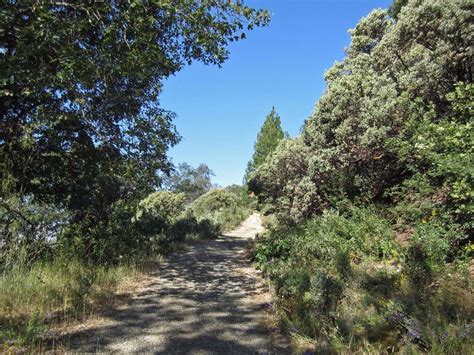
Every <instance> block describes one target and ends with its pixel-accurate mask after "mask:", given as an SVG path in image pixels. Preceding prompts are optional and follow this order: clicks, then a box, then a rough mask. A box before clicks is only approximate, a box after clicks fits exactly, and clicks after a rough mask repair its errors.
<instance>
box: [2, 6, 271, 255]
mask: <svg viewBox="0 0 474 355" xmlns="http://www.w3.org/2000/svg"><path fill="white" fill-rule="evenodd" d="M268 20H269V15H268V13H267V12H266V11H263V10H256V9H252V8H250V7H247V6H245V5H244V3H243V2H242V1H237V2H222V1H218V2H216V1H211V2H209V1H205V2H203V1H197V0H183V1H179V2H170V1H167V0H153V1H146V2H108V1H106V2H100V3H92V2H89V3H81V4H76V3H73V2H68V1H63V2H38V1H21V2H19V1H8V2H6V3H5V4H3V6H2V9H1V12H0V28H1V30H0V60H1V62H2V65H1V67H2V70H1V73H0V75H1V80H0V82H1V84H0V85H1V87H0V101H1V105H0V107H1V110H0V111H1V127H0V162H1V163H0V176H1V180H2V186H1V195H0V198H1V199H2V203H3V201H5V200H7V199H9V198H10V197H11V196H12V195H13V196H18V198H19V199H21V200H24V199H26V198H29V199H32V200H33V202H34V203H37V204H43V205H47V206H52V207H53V208H56V209H58V210H60V211H63V210H65V211H67V212H68V213H69V214H70V218H71V219H70V221H71V225H70V228H69V229H70V231H69V233H67V234H65V235H64V238H66V237H70V238H73V239H74V238H80V239H81V238H82V239H81V240H80V244H83V247H84V248H85V249H86V250H87V251H89V252H90V251H91V249H92V248H95V246H96V245H100V247H101V248H103V247H104V242H103V241H102V235H101V233H102V232H103V231H104V230H109V229H111V228H113V226H112V224H113V223H112V221H110V220H108V218H111V217H112V216H113V215H114V213H115V212H114V210H115V209H116V207H115V206H114V205H115V204H116V203H117V202H118V201H122V202H120V203H121V204H123V203H124V202H123V201H127V203H130V208H133V207H134V205H135V204H136V202H137V201H139V200H140V199H142V198H143V197H144V196H146V195H147V194H148V193H150V192H152V191H153V190H154V189H156V188H157V187H158V185H159V183H160V179H159V178H158V175H157V173H159V172H167V171H169V170H170V163H169V161H168V159H167V156H166V151H167V149H168V148H169V147H170V146H173V145H174V144H176V143H177V142H178V140H179V136H178V134H177V133H176V131H175V127H174V125H173V123H172V120H173V118H174V114H172V113H170V112H167V111H165V110H163V108H161V107H160V105H159V99H158V98H159V94H160V92H161V87H162V81H163V80H164V79H165V78H167V77H169V76H170V75H173V74H175V73H176V72H177V71H179V70H180V69H181V68H182V67H183V66H184V65H185V64H190V63H191V62H193V61H201V62H203V63H204V64H214V65H221V64H223V63H224V61H225V60H226V59H227V58H228V56H229V52H228V50H227V45H228V44H229V43H230V42H232V41H236V40H240V39H243V38H245V32H246V31H247V30H251V29H252V28H254V27H255V26H261V25H266V24H267V23H268ZM71 230H72V231H71ZM94 233H96V234H94ZM73 243H74V240H69V241H67V242H66V244H69V245H72V244H73ZM86 244H88V245H86ZM99 253H102V252H100V251H99ZM86 254H87V252H86ZM102 254H103V253H102Z"/></svg>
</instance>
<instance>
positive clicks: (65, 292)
mask: <svg viewBox="0 0 474 355" xmlns="http://www.w3.org/2000/svg"><path fill="white" fill-rule="evenodd" d="M138 274H139V270H138V269H137V268H136V267H134V266H129V265H121V266H113V267H105V266H93V265H87V264H85V263H83V262H81V261H79V260H60V259H59V260H55V261H50V262H39V263H35V264H33V265H32V266H30V267H26V266H24V265H22V264H20V263H17V264H16V265H14V266H13V267H12V268H11V269H10V270H8V271H4V272H3V273H2V274H1V275H0V344H3V346H4V347H5V349H6V347H8V346H15V347H26V348H28V347H32V346H34V345H35V344H36V342H37V341H38V339H39V338H40V337H41V336H42V335H43V334H44V333H45V332H46V331H47V330H48V329H49V328H50V327H51V326H53V325H55V324H58V323H62V322H67V321H70V320H75V319H83V318H85V317H87V316H89V315H90V314H92V313H93V312H94V311H95V310H96V309H97V307H99V305H101V304H103V303H104V302H107V301H109V300H110V299H111V298H112V297H113V295H114V291H115V290H116V289H117V287H118V286H119V285H120V284H121V283H122V282H125V281H126V280H129V279H130V278H133V277H136V276H138Z"/></svg>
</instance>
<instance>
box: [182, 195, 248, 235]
mask: <svg viewBox="0 0 474 355" xmlns="http://www.w3.org/2000/svg"><path fill="white" fill-rule="evenodd" d="M252 209H253V206H252V201H251V200H250V198H249V197H248V194H247V192H246V189H245V188H243V187H240V186H230V187H227V188H225V189H215V190H211V191H209V192H207V193H205V194H204V195H202V196H200V197H199V198H198V199H196V200H195V201H194V202H193V203H192V204H191V205H189V206H188V208H187V213H188V214H190V215H192V216H194V217H195V218H196V219H197V220H198V221H204V220H205V221H206V222H203V225H202V228H204V227H205V225H206V224H207V225H208V226H209V228H210V231H209V233H208V234H209V235H212V234H217V235H218V234H219V233H221V232H225V231H229V230H231V229H233V228H235V227H237V226H238V225H239V224H240V223H241V222H242V221H243V220H245V219H246V218H247V217H248V216H249V215H250V214H251V212H252ZM211 225H212V226H211ZM201 231H203V229H201Z"/></svg>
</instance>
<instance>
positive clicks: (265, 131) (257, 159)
mask: <svg viewBox="0 0 474 355" xmlns="http://www.w3.org/2000/svg"><path fill="white" fill-rule="evenodd" d="M284 137H285V132H283V130H282V128H281V119H280V116H279V115H278V113H277V112H276V111H275V107H272V110H271V112H270V113H269V114H268V115H267V117H266V119H265V122H264V123H263V126H262V128H261V129H260V132H259V133H258V135H257V141H256V142H255V145H254V149H255V150H254V153H253V156H252V159H251V160H250V161H249V162H248V164H247V170H246V171H245V177H244V181H248V178H249V176H250V174H251V173H252V172H253V171H255V170H256V169H257V168H258V167H259V166H260V165H262V164H263V163H264V162H265V159H266V158H267V156H269V155H270V154H271V153H272V152H273V151H274V150H275V149H276V147H277V146H278V143H279V142H280V140H281V139H283V138H284Z"/></svg>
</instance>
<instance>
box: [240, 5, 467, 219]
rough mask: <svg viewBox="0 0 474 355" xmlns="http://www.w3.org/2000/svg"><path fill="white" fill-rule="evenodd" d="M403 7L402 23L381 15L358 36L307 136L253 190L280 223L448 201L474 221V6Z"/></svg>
mask: <svg viewBox="0 0 474 355" xmlns="http://www.w3.org/2000/svg"><path fill="white" fill-rule="evenodd" d="M398 3H399V4H404V2H403V1H400V2H398ZM404 6H405V7H404V8H403V11H401V12H399V13H398V18H397V20H396V21H395V20H394V19H393V18H390V17H389V16H387V11H385V10H381V9H377V10H374V11H372V12H371V13H370V14H369V15H368V16H366V17H365V18H363V19H362V20H361V21H360V22H359V23H358V24H357V25H356V27H355V28H354V29H353V30H351V31H350V35H351V44H350V46H349V48H348V50H347V52H346V57H345V58H344V60H343V61H341V62H337V63H336V64H335V65H334V66H333V67H332V68H331V69H329V70H328V71H327V72H326V73H325V79H326V82H327V89H326V92H325V94H324V95H323V96H322V97H321V98H320V100H319V102H318V103H317V105H316V109H315V111H314V113H313V115H312V117H310V118H309V119H308V120H307V121H306V123H305V126H304V128H303V130H302V134H301V136H300V137H298V138H297V139H296V140H295V141H294V142H291V141H290V142H286V143H284V144H282V145H281V146H279V148H278V149H277V151H276V152H275V153H274V154H272V156H271V158H270V159H267V160H266V161H265V163H263V164H262V165H261V166H259V167H258V168H257V170H256V171H255V172H254V173H253V174H252V176H251V179H250V181H249V188H250V190H252V191H255V192H256V193H257V194H258V196H259V201H260V202H262V200H264V201H263V202H267V203H269V204H271V205H272V207H273V210H274V211H276V212H277V213H278V214H279V215H281V216H282V218H281V219H283V220H290V221H292V222H300V221H301V220H304V219H306V218H308V217H310V216H312V215H314V214H317V213H321V212H323V211H324V210H325V209H328V208H331V207H332V208H335V206H337V205H339V204H340V203H341V200H346V199H349V200H351V201H357V202H358V203H361V202H370V203H381V202H384V203H386V204H389V203H390V202H392V203H395V201H398V202H400V201H402V200H403V199H406V200H405V201H404V203H406V204H415V205H416V203H418V202H420V201H443V202H442V208H443V209H444V210H445V211H446V213H448V214H450V216H451V217H452V218H453V219H454V220H455V221H457V222H462V221H466V220H469V219H470V218H471V216H472V210H473V209H472V206H473V203H472V196H474V194H473V192H472V189H471V188H470V186H472V183H471V181H472V179H473V177H472V176H473V175H472V168H471V166H472V162H471V159H472V155H470V154H469V152H470V151H471V150H472V139H471V136H470V134H471V133H468V131H470V132H472V125H471V124H467V125H466V122H467V121H468V120H467V119H466V117H470V116H469V107H470V106H472V100H471V99H469V97H471V96H470V95H472V91H471V90H472V85H471V84H472V66H471V65H470V63H471V62H472V58H471V57H472V55H471V54H470V51H469V49H470V47H471V43H472V41H473V29H472V23H471V21H470V19H471V18H472V9H473V6H472V2H471V1H468V0H452V1H449V2H446V1H442V0H409V1H407V2H406V4H405V5H404ZM427 19H429V20H427ZM469 102H471V104H469ZM455 136H457V138H456V139H454V138H453V137H455ZM461 137H465V139H464V138H461ZM462 152H464V153H462ZM410 199H411V200H410ZM417 199H419V200H418V201H417ZM413 201H417V202H416V203H414V202H413ZM420 205H422V206H429V207H423V208H426V211H422V210H421V207H420V209H418V206H416V207H413V206H412V207H413V210H417V209H418V211H419V213H420V215H424V214H426V213H427V211H428V210H429V208H432V210H433V209H435V208H436V209H439V208H440V207H439V206H435V205H434V204H431V205H430V204H424V205H423V203H420ZM451 217H450V218H451ZM407 218H408V217H407ZM410 218H411V217H410ZM465 226H466V225H465ZM466 228H467V227H466Z"/></svg>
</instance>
